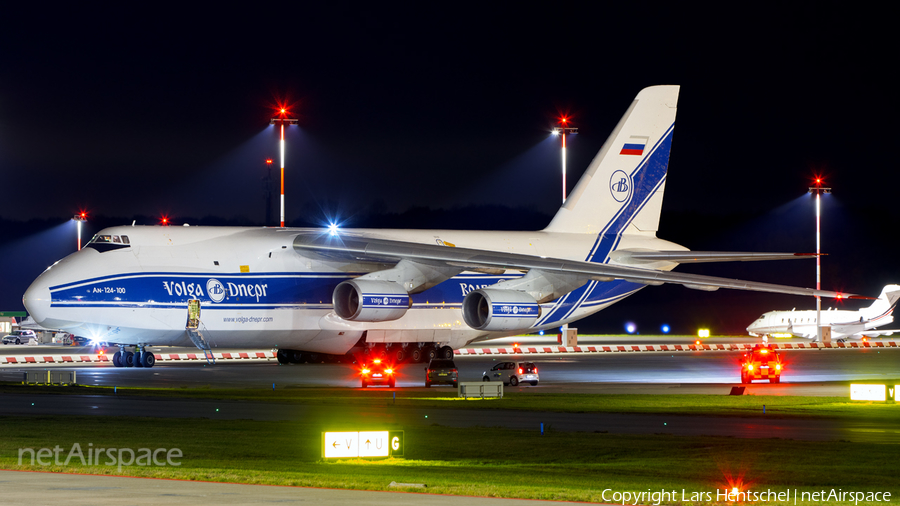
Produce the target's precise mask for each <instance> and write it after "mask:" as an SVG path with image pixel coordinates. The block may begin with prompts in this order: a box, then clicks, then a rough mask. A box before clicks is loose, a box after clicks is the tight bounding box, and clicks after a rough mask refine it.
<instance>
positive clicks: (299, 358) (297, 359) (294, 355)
mask: <svg viewBox="0 0 900 506" xmlns="http://www.w3.org/2000/svg"><path fill="white" fill-rule="evenodd" d="M288 358H289V359H290V362H291V363H292V364H302V363H303V362H305V361H306V356H304V355H303V353H302V352H299V351H296V350H291V351H290V355H288Z"/></svg>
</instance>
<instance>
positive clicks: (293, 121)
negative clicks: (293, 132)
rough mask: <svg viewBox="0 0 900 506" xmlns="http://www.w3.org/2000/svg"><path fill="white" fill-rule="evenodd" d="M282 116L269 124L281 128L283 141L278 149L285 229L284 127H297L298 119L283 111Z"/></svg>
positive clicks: (282, 213) (282, 223) (282, 217)
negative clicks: (286, 114)
mask: <svg viewBox="0 0 900 506" xmlns="http://www.w3.org/2000/svg"><path fill="white" fill-rule="evenodd" d="M281 114H282V116H281V117H278V118H272V119H271V120H269V124H270V125H278V126H279V127H281V141H280V142H279V143H278V148H279V150H280V151H281V227H282V228H284V125H285V124H288V125H296V124H297V122H298V120H297V118H285V117H283V115H284V110H283V109H282V112H281Z"/></svg>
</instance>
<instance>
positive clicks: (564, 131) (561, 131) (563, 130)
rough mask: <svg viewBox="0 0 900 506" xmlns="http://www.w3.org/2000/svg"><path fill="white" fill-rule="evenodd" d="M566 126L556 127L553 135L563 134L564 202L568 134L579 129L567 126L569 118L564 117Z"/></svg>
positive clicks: (563, 195) (564, 194)
mask: <svg viewBox="0 0 900 506" xmlns="http://www.w3.org/2000/svg"><path fill="white" fill-rule="evenodd" d="M560 123H562V124H563V125H564V126H559V127H555V128H554V129H553V135H561V136H562V202H563V204H565V203H566V134H577V133H578V129H577V128H575V127H570V126H565V125H566V124H567V123H568V120H566V119H565V118H563V119H562V120H560Z"/></svg>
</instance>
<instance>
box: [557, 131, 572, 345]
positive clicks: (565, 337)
mask: <svg viewBox="0 0 900 506" xmlns="http://www.w3.org/2000/svg"><path fill="white" fill-rule="evenodd" d="M559 123H560V125H561V126H556V127H554V128H553V130H552V132H553V135H560V136H562V203H563V204H565V203H566V134H577V133H578V129H577V128H575V127H570V126H568V125H569V120H568V118H561V119H560V120H559ZM561 330H562V337H563V345H566V344H568V339H569V335H568V333H569V324H568V323H564V324H563V326H562V329H561Z"/></svg>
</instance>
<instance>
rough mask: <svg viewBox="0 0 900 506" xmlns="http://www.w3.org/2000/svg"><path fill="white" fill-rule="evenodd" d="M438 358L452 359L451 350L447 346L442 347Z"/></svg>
mask: <svg viewBox="0 0 900 506" xmlns="http://www.w3.org/2000/svg"><path fill="white" fill-rule="evenodd" d="M440 356H441V358H444V359H447V360H450V359H452V358H453V348H451V347H449V346H444V347H442V348H441V351H440Z"/></svg>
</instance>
